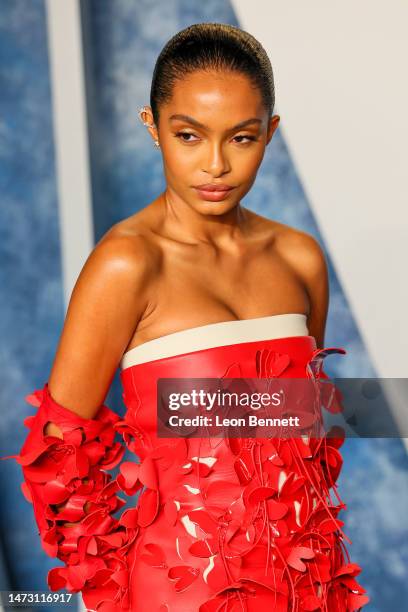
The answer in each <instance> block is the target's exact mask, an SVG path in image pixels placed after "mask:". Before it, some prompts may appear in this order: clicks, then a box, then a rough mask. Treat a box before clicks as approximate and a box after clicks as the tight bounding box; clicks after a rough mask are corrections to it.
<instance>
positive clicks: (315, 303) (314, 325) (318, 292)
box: [300, 234, 329, 348]
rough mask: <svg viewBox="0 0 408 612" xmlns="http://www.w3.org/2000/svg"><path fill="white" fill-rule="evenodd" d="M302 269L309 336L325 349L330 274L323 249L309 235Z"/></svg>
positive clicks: (302, 260)
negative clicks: (306, 301)
mask: <svg viewBox="0 0 408 612" xmlns="http://www.w3.org/2000/svg"><path fill="white" fill-rule="evenodd" d="M300 267H301V274H302V278H303V280H304V283H305V287H306V290H307V292H308V295H309V300H310V313H309V317H308V321H307V322H308V329H309V334H310V335H311V336H314V337H315V339H316V345H317V348H323V347H324V335H325V329H326V321H327V313H328V308H329V274H328V269H327V262H326V258H325V255H324V252H323V249H322V247H321V246H320V244H319V242H318V241H317V240H316V239H315V238H313V236H310V235H308V234H305V237H304V245H303V255H302V258H301V262H300Z"/></svg>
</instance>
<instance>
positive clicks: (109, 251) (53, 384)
mask: <svg viewBox="0 0 408 612" xmlns="http://www.w3.org/2000/svg"><path fill="white" fill-rule="evenodd" d="M150 276H151V265H149V261H148V253H147V251H146V249H145V247H144V244H143V242H142V241H140V240H139V239H138V237H136V238H135V237H133V238H130V237H127V236H116V237H112V238H108V239H105V240H102V241H101V242H100V243H98V245H97V246H96V247H95V249H94V250H93V251H92V253H91V254H90V256H89V257H88V259H87V261H86V263H85V265H84V267H83V268H82V271H81V273H80V275H79V277H78V280H77V282H76V284H75V287H74V289H73V292H72V295H71V299H70V302H69V306H68V310H67V314H66V318H65V322H64V326H63V330H62V333H61V337H60V340H59V344H58V348H57V351H56V355H55V358H54V362H53V366H52V370H51V374H50V378H49V381H48V386H49V390H50V393H51V396H52V397H53V398H54V399H55V401H56V402H58V403H60V404H61V405H62V406H64V407H66V408H69V409H72V410H73V411H75V412H77V413H78V414H80V415H81V416H83V417H84V418H93V417H94V416H95V415H96V413H97V411H98V409H99V407H100V406H101V405H102V404H103V402H104V401H105V398H106V395H107V393H108V391H109V387H110V385H111V382H112V379H113V377H114V374H115V372H116V369H117V367H118V365H119V362H120V359H121V357H122V354H123V352H124V351H125V349H126V347H127V345H128V343H129V341H130V339H131V337H132V335H133V333H134V329H135V328H136V325H137V323H138V321H139V319H140V317H141V316H142V314H143V311H144V309H145V307H146V304H147V291H146V288H147V287H148V285H149V278H150Z"/></svg>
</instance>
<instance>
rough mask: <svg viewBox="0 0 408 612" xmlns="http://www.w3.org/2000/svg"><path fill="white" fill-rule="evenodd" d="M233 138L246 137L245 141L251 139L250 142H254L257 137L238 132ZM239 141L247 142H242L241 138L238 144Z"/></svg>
mask: <svg viewBox="0 0 408 612" xmlns="http://www.w3.org/2000/svg"><path fill="white" fill-rule="evenodd" d="M234 138H246V139H247V142H251V141H252V142H255V140H257V139H256V138H255V136H246V135H245V134H239V135H238V136H234ZM241 143H242V144H247V143H245V142H242V140H241V141H240V142H239V144H241Z"/></svg>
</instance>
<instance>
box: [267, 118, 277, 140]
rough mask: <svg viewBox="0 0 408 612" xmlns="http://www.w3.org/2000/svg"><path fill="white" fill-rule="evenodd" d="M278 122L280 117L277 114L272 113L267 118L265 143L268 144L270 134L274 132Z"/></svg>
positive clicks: (270, 137)
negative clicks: (271, 115)
mask: <svg viewBox="0 0 408 612" xmlns="http://www.w3.org/2000/svg"><path fill="white" fill-rule="evenodd" d="M279 122H280V117H279V115H273V117H271V118H270V119H269V123H268V132H267V136H266V144H267V145H268V144H269V143H270V141H271V139H272V136H273V135H274V133H275V130H276V128H277V127H278V125H279Z"/></svg>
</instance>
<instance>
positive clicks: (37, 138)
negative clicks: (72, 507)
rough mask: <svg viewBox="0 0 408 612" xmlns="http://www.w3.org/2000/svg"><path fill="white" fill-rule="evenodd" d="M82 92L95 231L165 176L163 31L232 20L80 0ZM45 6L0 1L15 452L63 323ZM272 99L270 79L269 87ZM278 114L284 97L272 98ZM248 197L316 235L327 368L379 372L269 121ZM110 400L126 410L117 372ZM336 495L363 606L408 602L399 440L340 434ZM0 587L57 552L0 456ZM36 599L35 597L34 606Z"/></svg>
mask: <svg viewBox="0 0 408 612" xmlns="http://www.w3.org/2000/svg"><path fill="white" fill-rule="evenodd" d="M82 9H83V18H84V24H85V40H86V58H87V95H88V104H89V121H90V131H91V158H92V159H91V167H92V189H93V206H94V223H95V234H96V239H99V238H100V236H101V235H102V234H103V233H104V232H105V231H106V230H107V229H108V228H109V227H110V226H111V225H112V224H113V223H115V222H116V221H118V220H120V219H122V218H124V217H127V216H129V215H131V214H133V213H134V212H135V211H136V210H138V209H139V208H141V207H143V206H144V205H146V204H147V203H148V202H150V201H151V200H152V199H153V198H155V197H156V196H157V194H158V193H160V191H162V190H163V189H164V179H163V175H162V164H161V156H160V151H159V150H157V149H156V148H155V147H153V146H152V144H151V140H150V137H149V136H148V134H147V132H146V130H145V128H144V127H143V126H142V124H141V123H140V122H139V119H138V115H137V110H138V108H139V107H140V106H141V105H142V104H148V103H149V90H150V79H151V74H152V70H153V66H154V62H155V60H156V57H157V55H158V53H159V51H160V49H161V48H162V46H163V44H164V43H165V42H166V41H167V40H168V39H169V38H170V37H171V36H172V35H173V34H174V33H175V32H176V31H178V30H180V29H181V28H183V27H185V26H187V25H189V24H191V23H196V22H202V21H219V22H224V23H231V24H235V25H239V23H237V21H236V18H235V15H234V13H233V11H232V8H231V6H230V4H229V3H228V2H225V1H222V0H207V2H206V3H205V5H204V3H202V2H200V1H187V0H167V1H166V2H164V1H158V0H138V2H134V1H132V0H114V1H113V0H88V2H86V3H84V5H83V7H82ZM45 18H46V17H45V8H44V3H43V1H42V0H30V1H29V2H27V1H26V0H0V190H1V191H0V192H1V210H2V214H1V216H0V253H1V262H2V264H1V268H0V275H1V276H0V280H1V286H2V292H1V294H0V326H1V327H0V330H1V338H2V343H1V349H0V360H1V361H0V366H1V378H2V380H1V383H2V384H1V391H0V394H1V407H2V418H1V421H0V442H1V454H2V455H5V454H11V453H15V452H17V451H18V449H19V448H20V446H21V444H22V442H23V439H24V436H25V432H26V430H25V428H24V427H23V425H22V421H23V418H24V417H25V416H27V415H28V414H29V413H30V408H29V406H28V405H27V404H25V403H24V396H25V395H26V394H27V393H29V392H31V391H32V390H33V389H34V388H38V387H39V386H42V384H43V382H44V381H45V380H46V378H47V376H48V373H49V370H50V367H51V364H52V359H53V354H54V352H55V349H56V344H57V341H58V336H59V333H60V331H61V326H62V323H63V312H64V308H63V295H62V281H61V263H60V251H59V227H58V224H59V219H58V211H57V194H56V179H55V166H54V150H53V132H52V115H51V92H50V77H49V65H48V57H47V40H46V22H45ZM277 107H278V108H279V89H278V90H277ZM279 112H280V113H281V114H283V113H284V109H279ZM243 203H244V204H245V205H246V206H248V207H250V208H252V209H253V210H255V211H257V212H259V213H260V214H263V215H266V216H270V217H272V218H275V219H277V220H280V221H283V222H284V223H288V224H289V225H292V226H296V227H299V228H301V229H303V230H306V231H308V232H310V233H312V234H313V235H315V236H316V237H317V238H318V239H319V240H320V242H321V244H322V245H323V246H324V247H325V249H326V253H327V257H328V261H329V272H330V286H331V302H330V312H329V320H328V326H327V333H326V344H327V345H331V346H333V345H335V346H344V347H345V348H346V349H347V351H348V354H347V356H346V357H340V356H339V357H332V358H331V361H330V363H329V360H328V362H327V371H328V373H329V374H332V375H333V376H339V377H365V376H367V377H368V376H375V375H376V372H375V371H374V369H373V367H372V365H371V361H370V356H369V355H368V354H367V351H366V348H365V347H364V345H363V342H362V339H361V336H360V334H359V331H358V329H357V327H356V324H355V322H354V319H353V313H352V312H351V310H350V306H349V304H348V302H347V300H346V298H345V295H344V293H343V291H342V288H341V286H340V284H339V281H338V278H337V276H336V272H335V270H334V268H333V266H332V262H331V259H330V244H326V243H325V240H324V236H322V234H321V233H320V230H319V227H318V226H317V224H316V221H315V219H314V218H313V216H312V214H311V211H310V207H309V204H308V202H307V199H306V197H305V194H304V192H303V189H302V185H301V184H300V182H299V180H298V177H297V175H296V172H295V169H294V166H293V164H292V161H291V159H290V156H289V154H288V150H287V148H286V146H285V142H284V141H283V139H282V137H281V134H280V133H279V130H278V132H277V134H276V136H274V138H273V140H272V142H271V144H270V146H269V147H268V148H267V152H266V155H265V159H264V161H263V164H262V167H261V169H260V172H259V174H258V178H257V181H256V183H255V185H254V186H253V188H252V190H251V192H250V193H249V194H248V195H247V196H246V198H245V201H244V202H243ZM107 403H108V404H109V405H110V406H111V407H113V408H115V409H116V410H118V412H122V411H123V405H122V402H121V396H120V388H119V380H118V377H116V379H115V381H114V384H113V386H112V390H111V393H110V395H109V398H108V401H107ZM343 455H344V467H343V471H342V474H341V476H340V479H339V487H340V494H341V495H342V497H343V498H344V500H345V501H346V502H347V505H348V509H347V512H345V513H343V515H341V518H343V520H345V521H346V532H347V533H348V535H349V536H350V538H351V539H352V541H353V545H352V547H350V553H351V558H352V560H353V561H355V562H357V563H360V564H361V565H362V567H363V568H364V569H363V572H362V574H361V576H360V581H361V583H362V584H363V585H364V586H365V587H366V588H367V590H368V593H369V595H370V596H371V598H372V604H371V605H370V606H368V608H367V609H369V610H371V611H372V612H389V611H390V610H402V609H403V607H404V602H405V603H406V602H407V601H408V597H407V595H408V590H407V586H406V580H405V579H404V578H405V576H404V572H405V573H406V567H407V556H408V552H407V545H406V542H407V525H406V518H405V517H406V516H407V512H408V488H407V472H408V470H407V468H408V465H407V458H406V453H405V450H404V447H403V445H402V444H401V441H400V440H359V439H351V440H348V441H347V442H346V443H345V445H344V446H343ZM0 468H1V477H0V493H1V494H2V495H1V497H2V505H1V516H0V518H1V524H0V528H1V532H0V535H1V544H2V563H0V580H1V584H0V587H1V589H5V588H14V589H45V588H46V583H45V578H46V573H47V570H48V569H49V568H50V567H53V566H54V565H56V563H55V562H54V560H51V559H49V558H48V557H46V555H45V554H44V553H43V552H42V549H41V547H40V543H39V539H38V535H37V531H36V526H35V523H34V519H33V516H32V513H31V506H30V505H29V504H28V503H27V502H25V500H24V499H23V498H22V495H21V493H20V489H19V487H20V483H21V474H20V472H19V470H18V468H17V466H16V465H14V463H13V462H11V461H7V462H6V461H3V462H0ZM37 609H38V608H37Z"/></svg>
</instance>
